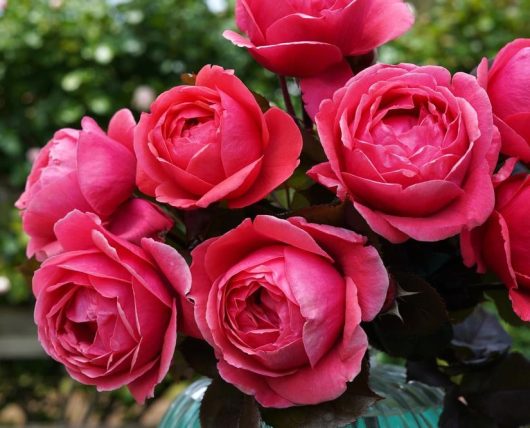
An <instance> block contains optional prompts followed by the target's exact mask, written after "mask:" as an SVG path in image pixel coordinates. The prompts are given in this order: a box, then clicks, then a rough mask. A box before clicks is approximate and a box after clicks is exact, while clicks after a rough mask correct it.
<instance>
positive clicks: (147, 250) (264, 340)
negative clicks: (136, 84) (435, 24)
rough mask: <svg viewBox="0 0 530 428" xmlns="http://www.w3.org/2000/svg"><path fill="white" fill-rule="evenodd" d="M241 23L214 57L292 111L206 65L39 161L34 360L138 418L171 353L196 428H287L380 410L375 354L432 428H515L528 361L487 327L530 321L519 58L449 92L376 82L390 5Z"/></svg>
mask: <svg viewBox="0 0 530 428" xmlns="http://www.w3.org/2000/svg"><path fill="white" fill-rule="evenodd" d="M236 18H237V25H238V27H239V29H240V30H241V33H236V32H234V31H226V32H225V34H224V36H225V37H226V38H227V39H228V40H230V41H231V42H233V43H234V44H236V45H238V46H240V47H243V48H245V49H247V50H248V52H249V53H250V54H251V55H252V56H253V57H254V58H255V59H256V61H258V62H259V63H260V64H261V65H262V66H263V67H265V68H267V69H268V70H270V71H272V72H274V73H277V74H278V76H279V82H280V86H281V89H282V91H283V95H284V102H285V108H286V111H283V110H282V109H280V108H278V107H276V106H273V105H271V104H270V103H269V101H267V99H266V98H265V97H263V96H262V95H258V94H256V93H254V92H252V91H251V90H250V89H249V88H247V87H246V86H245V84H244V83H243V82H242V81H241V80H239V79H238V78H237V77H236V75H235V74H234V72H233V71H231V70H225V69H223V68H221V67H219V66H215V65H206V66H205V67H204V68H202V69H201V70H200V71H199V72H198V73H197V74H188V75H183V76H182V79H183V84H182V85H180V86H177V87H174V88H172V89H169V90H168V91H166V92H164V93H163V94H161V95H160V96H159V97H158V98H157V99H156V100H155V101H154V102H153V104H152V105H151V108H150V111H149V112H147V113H143V114H142V116H141V117H140V119H139V121H138V122H136V121H135V119H134V117H133V115H132V114H131V112H129V111H128V110H121V111H119V112H117V113H116V114H115V115H114V116H113V118H112V119H111V121H110V123H109V125H108V128H107V130H106V131H105V130H103V129H102V128H101V127H100V126H99V125H97V124H96V123H95V122H94V121H93V120H92V119H90V118H85V119H84V120H83V121H82V123H81V129H80V130H74V129H62V130H60V131H58V132H57V133H56V134H55V135H54V137H53V138H52V140H51V141H50V142H49V143H48V144H47V145H46V146H45V147H44V149H42V151H41V152H40V154H39V156H38V158H37V159H36V161H35V163H34V165H33V169H32V171H31V174H30V176H29V178H28V181H27V186H26V190H25V192H24V193H23V194H22V196H21V197H20V199H19V200H18V202H17V207H18V208H19V209H20V212H21V215H22V219H23V227H24V230H25V232H26V233H27V235H28V236H29V244H28V249H27V254H28V257H35V258H36V259H37V260H38V261H39V262H41V263H42V264H41V265H40V268H39V269H38V270H37V271H36V272H35V275H34V279H33V292H34V295H35V298H36V307H35V322H36V323H37V326H38V333H39V339H40V341H41V343H42V346H43V347H44V349H45V350H46V352H47V353H48V354H49V355H50V356H52V357H53V358H54V359H56V360H57V361H59V362H61V363H62V364H64V366H65V367H66V369H67V371H68V373H69V374H70V375H71V376H72V377H73V378H74V379H76V380H78V381H80V382H82V383H85V384H88V385H95V386H96V387H97V388H98V390H112V389H116V388H119V387H122V386H127V387H128V389H129V390H130V391H131V393H132V395H133V396H134V397H135V399H136V400H137V401H138V402H140V403H142V402H144V401H145V400H146V399H147V398H150V397H152V396H153V394H154V389H155V386H156V385H157V384H158V383H159V382H161V381H162V380H163V379H164V378H165V376H166V375H167V373H168V371H169V369H170V366H171V362H172V359H173V357H174V355H175V353H179V354H181V355H182V356H183V357H184V358H185V360H186V361H187V362H188V363H189V365H190V366H191V367H192V368H194V369H195V370H196V371H197V372H198V373H201V374H205V375H207V376H209V377H211V378H213V379H214V381H213V383H212V384H211V386H210V388H209V390H208V392H207V394H206V397H205V399H204V401H203V406H202V409H201V420H202V422H203V424H204V425H205V426H227V424H228V421H230V424H232V422H234V421H235V422H234V424H235V426H244V427H247V426H259V424H260V421H262V420H263V421H265V422H267V423H269V424H270V425H273V426H277V427H282V426H292V425H293V422H292V421H297V422H296V425H297V426H324V425H326V426H337V425H344V424H347V423H350V422H353V421H355V420H356V419H357V418H358V417H359V416H361V415H362V414H363V412H365V411H366V409H367V408H368V407H369V406H371V405H372V404H373V403H375V402H376V401H377V400H381V399H384V397H381V396H378V395H377V394H375V393H374V392H373V391H371V389H370V387H369V382H368V380H369V373H370V364H369V350H374V351H375V350H378V351H381V352H383V353H386V354H388V355H390V356H392V357H399V358H402V359H405V360H406V366H407V376H408V378H409V379H412V380H418V381H421V382H424V383H427V384H430V385H434V386H438V387H442V388H444V389H445V391H446V398H445V403H444V411H443V414H442V416H441V418H440V424H441V425H442V426H451V427H452V426H462V427H469V426H475V425H476V426H481V427H488V426H498V425H502V426H510V427H511V426H518V425H521V424H524V423H529V422H530V408H529V407H528V406H525V405H524V403H525V402H528V400H530V361H528V360H527V359H526V358H524V357H523V356H522V355H521V354H519V353H515V352H510V347H511V340H510V336H509V335H508V334H507V333H506V332H505V331H504V329H503V325H502V323H501V322H500V321H499V319H498V317H497V316H495V315H494V314H493V313H492V309H494V308H496V309H497V311H498V314H499V315H500V317H502V318H503V319H504V321H503V322H507V323H511V324H515V325H524V326H526V325H527V324H525V323H526V322H528V321H530V232H529V229H528V225H527V223H526V220H527V218H528V216H529V215H530V178H529V174H528V170H527V169H526V167H525V165H526V164H527V163H528V162H530V40H523V39H521V40H516V41H514V42H513V43H510V44H509V45H507V46H506V47H505V48H504V49H502V50H501V51H500V52H499V54H498V55H497V57H496V58H495V59H494V60H493V61H488V60H487V59H485V60H484V61H483V62H482V63H481V64H480V65H478V68H477V70H476V71H475V72H474V73H472V74H468V73H463V72H460V73H457V74H455V75H451V74H450V72H449V71H447V70H446V69H444V68H442V67H438V66H417V65H413V64H398V65H387V64H375V62H376V49H377V47H379V46H381V45H383V44H384V43H386V42H387V41H389V40H392V39H394V38H396V37H398V36H399V35H401V34H403V33H404V32H406V31H407V30H408V29H409V28H410V27H411V26H412V24H413V21H414V18H413V13H412V11H411V9H410V8H409V7H408V5H407V4H406V3H404V2H403V1H401V0H318V1H317V0H313V1H303V0H289V1H283V2H265V1H261V0H238V1H237V4H236ZM287 79H293V82H296V84H298V85H299V86H300V88H301V94H302V102H301V103H300V105H301V108H300V110H301V111H300V113H299V114H297V113H296V111H295V108H294V106H293V102H292V100H291V97H290V95H289V92H288V90H287V87H288V85H287ZM514 171H516V173H514ZM234 413H235V416H234ZM227 414H231V415H232V417H231V418H227Z"/></svg>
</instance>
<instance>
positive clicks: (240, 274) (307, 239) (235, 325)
mask: <svg viewBox="0 0 530 428" xmlns="http://www.w3.org/2000/svg"><path fill="white" fill-rule="evenodd" d="M192 257H193V263H192V267H191V272H192V278H193V283H192V289H191V292H190V294H189V297H190V298H191V299H192V300H193V301H194V303H195V319H196V321H197V325H198V327H199V329H200V331H201V333H202V334H203V337H204V338H205V339H206V340H207V341H208V342H209V343H210V344H211V345H212V346H213V347H214V349H215V353H216V356H217V358H218V359H219V362H218V369H219V373H220V375H221V376H222V377H223V379H224V380H226V381H227V382H230V383H232V384H234V385H235V386H237V387H238V388H239V389H241V390H242V391H243V392H245V393H247V394H250V395H254V396H255V397H256V400H257V401H258V402H259V403H260V404H262V405H263V406H266V407H289V406H293V405H302V404H317V403H320V402H324V401H329V400H333V399H335V398H337V397H339V396H340V395H341V394H342V393H344V391H345V390H346V384H347V382H350V381H352V380H353V379H354V378H355V377H356V376H357V375H358V374H359V372H360V370H361V362H362V359H363V357H364V355H365V352H366V350H367V346H368V342H367V337H366V334H365V332H364V331H363V329H362V328H361V326H360V323H361V321H370V320H372V319H373V318H374V317H375V316H376V315H377V314H378V313H379V311H380V310H381V308H382V306H383V303H384V301H385V297H386V294H387V289H388V283H389V279H388V274H387V272H386V270H385V267H384V266H383V263H382V261H381V259H380V257H379V254H378V253H377V251H376V250H375V249H374V248H372V247H369V246H366V239H365V238H364V237H362V236H359V235H357V234H355V233H353V232H351V231H349V230H345V229H340V228H336V227H332V226H323V225H318V224H311V223H307V222H306V221H305V220H304V219H302V218H300V217H296V218H290V219H288V220H280V219H278V218H275V217H270V216H258V217H256V219H255V220H254V221H251V220H245V221H244V222H243V223H242V224H241V225H240V226H239V227H237V228H236V229H234V230H232V231H230V232H228V233H226V234H225V235H223V236H221V237H218V238H213V239H210V240H208V241H206V242H204V243H202V244H201V245H199V246H198V247H197V248H196V249H195V250H194V251H193V252H192Z"/></svg>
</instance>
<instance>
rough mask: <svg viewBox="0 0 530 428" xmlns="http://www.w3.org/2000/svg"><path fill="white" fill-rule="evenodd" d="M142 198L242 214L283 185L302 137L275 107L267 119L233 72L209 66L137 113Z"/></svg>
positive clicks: (294, 159)
mask: <svg viewBox="0 0 530 428" xmlns="http://www.w3.org/2000/svg"><path fill="white" fill-rule="evenodd" d="M134 147H135V151H136V155H137V157H138V171H137V183H138V187H139V188H140V190H141V191H142V192H144V193H145V194H147V195H150V196H154V197H156V199H157V200H158V201H159V202H162V203H167V204H170V205H173V206H174V207H177V208H205V207H207V206H209V205H210V204H213V203H215V202H218V201H221V200H223V201H227V202H228V206H229V207H231V208H241V207H245V206H248V205H251V204H253V203H255V202H257V201H259V200H260V199H263V198H264V197H265V196H267V194H268V193H270V192H271V191H272V190H274V189H275V188H276V187H277V186H279V185H280V184H281V183H283V182H284V181H285V180H287V179H288V178H289V177H290V176H291V174H292V173H293V171H294V169H295V168H296V167H297V165H298V163H299V161H298V157H299V155H300V152H301V149H302V137H301V134H300V131H299V130H298V128H297V126H296V124H295V122H294V121H293V120H292V119H291V118H290V117H289V116H288V115H287V114H286V113H284V112H283V111H281V110H280V109H278V108H275V107H273V108H271V109H269V110H268V111H267V112H266V113H265V114H264V113H262V111H261V109H260V106H259V105H258V103H257V101H256V99H255V98H254V96H253V95H252V93H251V92H250V91H249V90H248V88H247V87H246V86H245V85H244V84H243V83H242V82H241V81H240V80H239V79H238V78H237V77H235V76H234V74H233V72H232V71H227V70H223V69H222V68H221V67H218V66H206V67H204V68H203V69H202V70H201V71H200V72H199V74H198V75H197V80H196V85H195V86H177V87H175V88H173V89H171V90H169V91H167V92H164V93H163V94H162V95H160V96H159V97H158V98H157V99H156V101H155V102H154V103H153V104H152V105H151V113H150V114H146V113H144V114H142V117H141V119H140V123H139V124H138V127H137V129H136V133H135V137H134Z"/></svg>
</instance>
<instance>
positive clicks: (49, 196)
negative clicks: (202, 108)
mask: <svg viewBox="0 0 530 428" xmlns="http://www.w3.org/2000/svg"><path fill="white" fill-rule="evenodd" d="M135 125H136V123H135V121H134V118H133V116H132V113H131V112H130V111H129V110H120V111H119V112H118V113H116V114H115V115H114V117H113V118H112V119H111V121H110V123H109V129H108V133H107V134H106V133H105V132H103V130H101V128H100V127H99V126H98V125H97V124H96V122H95V121H94V120H93V119H91V118H88V117H85V118H84V119H83V121H82V130H81V131H78V130H74V129H61V130H60V131H58V132H56V133H55V135H54V137H53V138H52V140H51V141H50V142H49V143H48V144H47V145H46V146H45V147H44V148H43V149H42V150H41V151H40V152H39V154H38V156H37V159H36V160H35V163H34V164H33V167H32V170H31V173H30V175H29V177H28V180H27V182H26V190H25V191H24V193H23V194H22V196H21V197H20V198H19V200H18V201H17V202H16V206H17V208H19V209H20V210H21V215H22V221H23V228H24V231H25V232H26V233H27V234H28V235H29V238H30V240H29V244H28V248H27V255H28V257H32V256H33V255H36V256H37V259H38V260H44V259H45V258H46V257H49V256H50V255H54V254H57V253H58V252H59V251H60V248H59V246H58V244H57V240H56V238H55V234H54V232H53V227H54V225H55V223H56V222H57V221H58V220H59V219H61V218H63V217H64V216H65V215H66V214H68V213H69V212H70V211H72V210H73V209H78V210H81V211H90V212H93V213H95V214H97V215H98V216H100V217H101V218H102V219H104V220H107V219H108V218H110V216H111V215H112V214H113V213H114V212H115V211H116V209H117V208H118V207H119V206H120V205H121V204H122V203H123V202H124V201H126V200H127V199H129V198H130V197H131V196H132V193H133V190H134V181H135V168H136V161H135V158H134V153H133V149H132V144H133V141H132V140H133V130H134V126H135Z"/></svg>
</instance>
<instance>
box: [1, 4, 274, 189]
mask: <svg viewBox="0 0 530 428" xmlns="http://www.w3.org/2000/svg"><path fill="white" fill-rule="evenodd" d="M230 10H231V7H230V8H228V9H227V10H226V11H225V12H222V13H219V14H215V13H212V12H210V10H209V9H208V7H207V6H206V3H205V2H203V1H197V0H178V2H177V1H175V0H157V1H151V0H112V1H110V0H91V1H89V2H87V1H85V0H16V1H9V3H8V6H7V8H6V10H5V11H4V15H3V16H2V17H0V118H1V122H0V135H1V136H2V144H1V146H0V170H1V171H2V175H3V176H4V177H5V176H6V175H7V177H5V178H7V179H8V180H9V183H10V184H11V185H13V186H16V187H20V185H21V184H23V182H24V180H25V176H26V173H27V169H28V167H27V162H26V159H25V158H26V151H27V149H28V148H29V147H34V146H41V145H43V144H44V143H45V142H46V141H47V140H48V139H49V138H50V136H51V135H52V134H53V132H54V131H55V130H56V129H58V128H62V127H78V123H79V120H80V119H81V117H82V116H83V115H90V116H93V117H94V118H95V119H96V120H98V121H101V123H102V124H106V121H107V120H108V118H109V117H110V115H111V114H112V113H113V112H114V111H116V110H117V109H119V108H122V107H128V106H132V107H135V108H134V109H135V110H136V111H138V110H141V109H145V108H146V107H148V105H149V103H148V102H147V105H145V104H146V103H145V102H143V103H142V100H138V97H140V98H142V97H143V98H145V97H147V99H149V95H150V93H154V94H158V93H160V92H162V91H164V90H166V89H168V88H169V87H171V86H174V85H176V84H178V83H179V82H180V79H179V76H180V74H181V73H183V72H188V71H189V72H196V71H198V70H199V69H200V68H201V67H202V66H203V65H204V64H207V63H215V64H220V65H222V66H225V67H227V68H234V69H236V70H237V72H238V74H239V75H240V76H241V77H242V78H243V79H246V78H251V80H252V84H253V86H255V87H256V88H257V89H255V90H257V91H259V90H260V89H261V90H263V91H265V90H266V91H267V92H270V89H271V87H270V85H267V82H268V81H270V80H271V76H270V75H268V74H266V72H265V71H262V70H261V69H259V68H258V67H257V66H256V65H255V64H254V63H253V61H252V60H251V58H250V57H249V56H248V55H246V54H245V53H244V52H243V51H242V50H241V49H238V48H236V47H235V46H232V44H231V43H229V42H227V41H225V40H224V39H223V38H222V37H221V33H222V30H223V29H224V28H226V27H227V26H230V25H231V23H232V17H231V13H230V12H229V11H230ZM134 98H137V99H136V100H135V99H134Z"/></svg>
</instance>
